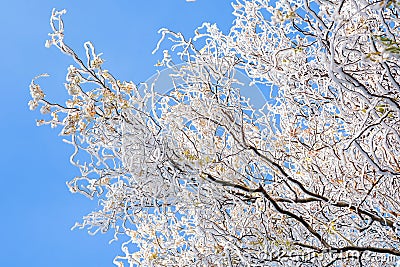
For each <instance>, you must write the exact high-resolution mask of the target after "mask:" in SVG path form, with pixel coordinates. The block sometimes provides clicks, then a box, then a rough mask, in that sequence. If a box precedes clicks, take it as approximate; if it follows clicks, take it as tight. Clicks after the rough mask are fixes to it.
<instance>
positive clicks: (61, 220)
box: [0, 0, 233, 267]
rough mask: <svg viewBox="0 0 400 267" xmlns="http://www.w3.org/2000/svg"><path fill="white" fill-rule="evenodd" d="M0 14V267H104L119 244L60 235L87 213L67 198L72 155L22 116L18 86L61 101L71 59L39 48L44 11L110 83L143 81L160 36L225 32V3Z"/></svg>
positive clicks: (20, 1) (161, 0) (96, 4)
mask: <svg viewBox="0 0 400 267" xmlns="http://www.w3.org/2000/svg"><path fill="white" fill-rule="evenodd" d="M1 4H2V6H1V9H0V34H1V35H0V38H1V39H0V40H1V41H0V90H1V91H0V92H1V94H2V95H1V98H0V101H1V104H0V137H1V143H2V150H1V152H0V153H1V154H0V164H1V174H0V181H1V189H0V190H1V193H0V212H1V213H0V214H1V215H0V216H1V217H0V237H1V240H0V266H13V267H14V266H16V267H19V266H42V267H46V266H59V267H62V266H85V267H92V266H114V265H113V264H112V260H113V258H114V256H116V255H117V254H119V253H120V248H119V245H120V244H119V243H113V244H111V245H109V244H108V241H109V240H110V239H111V237H112V236H111V234H106V235H101V234H99V235H96V236H90V235H88V234H87V232H86V231H85V230H74V231H70V228H71V226H73V225H74V223H75V222H76V221H81V217H82V216H84V215H86V214H87V213H89V212H90V211H91V210H94V209H96V208H97V202H96V200H94V201H91V200H89V199H86V198H85V197H83V196H81V195H77V194H71V193H70V192H69V191H68V189H67V187H66V185H65V182H66V181H68V180H70V179H72V178H73V177H74V176H75V175H77V174H78V173H77V170H76V169H75V168H74V167H72V166H71V165H70V164H69V155H70V153H71V152H72V148H71V147H70V146H69V145H67V144H65V143H63V142H62V141H61V139H62V138H61V137H59V136H57V135H58V133H59V130H60V129H59V128H58V129H51V128H50V127H47V126H42V127H36V123H35V119H39V118H41V116H42V115H41V114H40V113H39V112H38V111H37V110H36V111H34V112H32V111H29V109H28V105H27V102H28V101H29V99H30V95H29V89H28V85H29V83H30V80H31V79H32V78H33V77H34V76H36V75H38V74H41V73H49V74H50V75H51V76H50V77H49V78H45V79H41V80H40V84H41V85H42V86H43V88H44V90H45V92H46V94H47V96H48V98H49V99H51V100H54V101H62V102H64V101H65V99H66V98H65V97H66V92H65V91H66V90H65V89H64V86H63V82H64V80H65V75H66V69H67V67H68V66H69V65H70V64H72V60H71V59H70V58H69V57H68V56H66V55H63V54H61V52H59V51H58V50H57V49H56V48H55V47H52V48H50V49H47V48H45V47H44V42H45V40H46V39H47V33H48V32H50V26H49V18H50V13H51V9H52V8H53V7H55V8H57V9H63V8H65V9H67V14H66V15H65V16H64V22H65V28H66V31H65V35H66V38H65V41H66V43H68V44H69V45H70V46H71V47H73V48H74V49H75V50H76V51H77V52H78V53H79V54H80V55H81V56H83V55H84V54H83V43H84V42H85V41H87V40H90V41H92V42H93V43H94V44H95V47H96V49H97V52H103V53H104V55H103V58H104V59H106V63H105V65H104V67H105V68H107V69H109V70H110V71H111V72H112V73H114V74H115V75H116V76H117V78H118V79H120V80H132V81H134V82H136V83H138V82H142V81H145V80H146V79H147V78H148V77H150V76H151V75H152V74H154V73H155V70H156V68H155V67H154V64H155V63H156V62H157V60H159V59H162V49H161V51H160V52H158V53H157V54H156V55H151V51H152V50H153V49H154V48H155V46H156V43H157V41H158V40H159V37H160V36H159V35H158V34H157V31H158V29H160V28H162V27H166V28H170V29H172V30H175V31H180V32H182V33H184V34H185V35H186V36H189V37H190V36H192V35H193V31H194V29H195V28H196V27H197V26H200V25H201V24H202V22H204V21H207V22H211V23H217V25H218V26H219V27H220V28H221V29H222V30H223V31H224V32H225V33H226V32H227V31H228V30H229V27H230V25H231V23H232V21H233V16H232V15H231V12H232V7H231V6H230V1H225V0H198V1H197V2H194V3H187V2H185V1H184V0H169V1H165V0H158V1H144V0H143V1H132V0H131V1H127V0H124V1H122V0H121V1H92V0H91V1H56V0H53V1H44V0H36V1H28V0H15V1H2V3H1Z"/></svg>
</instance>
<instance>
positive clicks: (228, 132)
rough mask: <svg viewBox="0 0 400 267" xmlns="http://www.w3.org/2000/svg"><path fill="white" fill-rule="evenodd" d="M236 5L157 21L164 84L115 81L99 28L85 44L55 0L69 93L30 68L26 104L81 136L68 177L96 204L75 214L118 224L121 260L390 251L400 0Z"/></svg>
mask: <svg viewBox="0 0 400 267" xmlns="http://www.w3.org/2000/svg"><path fill="white" fill-rule="evenodd" d="M232 7H233V14H234V15H235V20H234V23H233V26H232V28H231V29H230V31H229V33H228V34H223V33H222V32H221V31H220V30H218V28H217V26H216V25H211V24H209V23H204V24H203V25H202V26H201V27H199V28H198V29H196V30H195V32H194V36H193V37H191V38H187V37H184V36H183V35H182V34H180V33H176V32H173V31H170V30H167V29H161V30H160V34H161V36H162V38H161V40H160V42H163V43H164V44H165V43H170V44H171V45H170V49H169V50H165V51H164V54H163V55H164V56H163V59H162V60H161V61H160V62H158V64H157V65H160V66H161V67H165V68H168V69H170V71H171V72H172V74H171V75H170V78H171V79H172V81H173V84H174V88H172V90H171V91H170V92H169V93H165V94H160V93H159V92H156V91H155V90H154V86H153V85H154V84H151V83H150V84H141V85H139V84H134V83H132V82H125V81H120V80H118V79H117V78H116V77H117V76H114V75H113V74H112V73H111V72H110V71H108V70H105V69H104V68H103V67H102V63H103V59H102V57H101V55H100V54H97V53H96V51H95V49H94V47H93V45H92V44H91V43H90V42H87V43H85V45H84V47H85V49H86V56H85V57H83V58H81V57H79V56H78V55H77V54H76V53H75V52H74V50H73V49H72V48H70V47H69V46H68V45H67V44H66V43H64V39H63V30H64V28H63V23H62V18H61V16H62V15H63V14H64V13H65V11H53V13H52V16H51V26H52V33H51V34H49V36H50V39H49V40H48V41H47V42H46V46H55V47H56V48H58V49H59V50H61V51H62V52H63V53H65V54H67V55H69V56H71V57H72V59H73V60H74V65H71V66H70V67H69V68H68V74H67V78H66V84H65V87H66V89H67V90H68V93H69V95H70V99H68V100H66V103H65V104H63V103H52V102H50V100H48V99H47V98H46V97H45V94H44V93H43V91H42V89H41V87H40V86H39V85H38V84H37V82H36V81H35V79H34V80H33V81H32V83H31V85H30V92H31V95H32V98H33V99H32V100H31V101H30V102H29V106H30V107H31V109H34V108H36V107H38V106H41V112H42V113H50V114H51V118H49V119H43V120H38V124H50V125H51V126H52V127H57V126H60V127H62V130H61V134H62V135H65V136H66V138H68V141H67V142H69V143H70V144H71V145H72V146H73V147H74V148H75V150H74V153H73V154H72V155H71V163H72V164H73V165H75V166H76V167H78V168H79V169H80V173H81V175H80V176H79V177H75V178H74V179H72V180H71V181H70V182H69V183H68V186H69V188H70V190H71V192H73V193H81V194H84V195H86V196H87V197H89V198H95V199H98V201H99V203H100V207H99V209H98V210H96V211H93V212H92V213H90V214H89V215H87V216H85V217H84V218H83V221H82V222H81V223H78V224H77V225H76V226H77V227H80V228H86V229H89V231H90V232H91V233H97V232H99V231H100V232H106V231H114V232H115V238H116V239H118V238H121V239H122V247H121V249H122V252H121V255H119V256H116V258H115V260H114V263H115V264H116V265H117V266H124V265H126V264H128V265H129V266H393V265H394V264H395V262H396V260H398V259H399V258H400V257H399V256H400V194H399V192H400V100H399V98H400V66H399V64H400V61H399V55H400V35H399V34H400V30H399V27H400V19H399V12H400V9H399V4H398V1H392V0H389V1H380V0H377V1H375V0H374V1H373V0H357V1H355V0H277V1H268V0H248V1H241V0H238V1H237V2H235V3H232ZM157 47H159V46H157ZM172 59H173V60H172ZM174 62H175V64H174ZM178 62H179V63H184V64H180V65H177V63H178ZM236 70H242V71H244V72H245V73H246V74H247V75H248V77H250V79H251V80H252V83H254V84H256V85H258V86H259V87H260V88H262V90H264V93H265V94H266V95H269V97H268V98H267V100H266V101H265V105H264V107H263V108H261V109H260V108H254V107H253V106H252V105H251V101H249V99H245V98H243V97H242V96H241V95H242V93H241V91H240V86H239V83H240V82H239V81H238V80H237V79H236V78H235V75H234V73H235V71H236ZM167 89H169V88H167Z"/></svg>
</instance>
